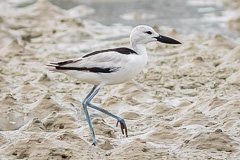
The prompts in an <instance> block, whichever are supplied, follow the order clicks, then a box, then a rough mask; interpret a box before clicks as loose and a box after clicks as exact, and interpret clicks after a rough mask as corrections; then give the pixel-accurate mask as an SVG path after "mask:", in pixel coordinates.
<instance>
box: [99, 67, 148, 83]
mask: <svg viewBox="0 0 240 160" xmlns="http://www.w3.org/2000/svg"><path fill="white" fill-rule="evenodd" d="M144 67H145V64H144V63H141V64H140V65H138V63H134V64H130V65H128V66H126V67H124V68H121V69H120V70H119V71H116V72H112V73H110V74H109V73H108V74H102V76H103V78H104V79H105V82H106V83H105V84H106V85H113V84H119V83H124V82H126V81H129V80H131V79H133V78H134V77H135V76H136V75H137V74H138V73H140V72H141V71H142V70H143V68H144Z"/></svg>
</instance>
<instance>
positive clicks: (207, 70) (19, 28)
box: [0, 1, 240, 160]
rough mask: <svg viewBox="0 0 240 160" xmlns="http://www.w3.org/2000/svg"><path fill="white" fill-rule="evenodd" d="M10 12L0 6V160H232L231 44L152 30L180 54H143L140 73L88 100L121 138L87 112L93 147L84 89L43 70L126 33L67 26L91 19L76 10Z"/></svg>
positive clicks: (234, 64)
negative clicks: (120, 121)
mask: <svg viewBox="0 0 240 160" xmlns="http://www.w3.org/2000/svg"><path fill="white" fill-rule="evenodd" d="M12 6H13V5H9V4H6V3H4V2H2V3H1V5H0V9H1V12H0V21H1V22H2V23H1V24H0V37H1V41H0V47H1V48H0V57H1V58H0V66H1V67H0V73H1V74H0V86H1V92H0V107H1V110H0V122H1V123H0V144H1V145H0V159H33V160H38V159H39V160H42V159H71V160H79V159H112V160H113V159H136V160H138V159H238V157H239V154H240V138H239V137H240V120H239V118H240V107H239V106H240V100H239V99H240V92H239V91H240V82H239V77H240V70H239V68H240V61H239V60H240V55H239V53H240V47H239V44H240V41H239V40H235V39H229V38H225V37H223V36H221V35H214V36H207V35H196V34H194V35H183V34H180V33H178V32H177V31H175V30H172V29H167V28H158V27H155V29H156V30H158V32H159V33H162V34H163V35H167V36H170V37H173V38H176V39H178V40H179V41H181V42H182V43H183V44H182V45H177V46H170V45H165V44H160V43H150V44H148V45H147V48H148V53H149V62H148V65H147V68H146V69H145V70H144V71H143V72H142V73H141V74H139V75H138V76H137V77H136V78H135V79H134V80H132V81H129V82H127V83H125V84H120V85H114V86H106V87H105V88H103V89H102V90H101V92H100V93H99V94H98V95H97V96H96V98H94V99H93V102H94V103H95V104H96V105H98V106H100V107H102V108H104V109H106V110H108V111H110V112H112V113H114V114H116V115H119V116H122V117H123V118H125V120H126V123H127V126H128V131H129V137H125V136H123V135H122V134H121V130H120V128H119V127H116V120H115V119H112V118H110V117H108V116H106V115H104V114H102V113H99V112H97V111H95V110H91V109H89V111H90V114H91V118H92V123H93V127H94V129H95V133H96V138H97V140H98V143H99V146H96V147H94V146H92V145H91V136H90V132H89V128H88V125H87V122H86V119H85V115H84V113H83V111H82V106H81V100H82V99H83V98H84V97H85V96H86V94H87V93H88V92H89V90H90V89H91V87H92V86H91V85H88V84H84V83H81V82H80V81H78V80H76V79H73V78H71V77H67V76H65V75H63V74H60V73H51V72H50V71H48V67H46V64H48V63H50V62H55V61H61V60H66V59H71V58H77V57H79V56H82V55H84V54H86V53H87V52H90V51H94V50H97V49H103V48H113V47H118V46H130V45H129V38H125V37H128V35H129V33H130V31H131V29H132V28H131V27H128V26H122V25H116V26H114V27H109V26H104V25H101V24H99V23H98V22H95V21H91V20H81V19H78V18H76V17H81V16H82V15H86V14H90V13H92V12H93V10H92V9H91V8H88V7H84V6H78V7H75V8H73V9H71V10H62V9H60V8H58V7H56V6H54V5H53V4H51V3H49V2H45V1H39V2H37V3H36V4H33V5H30V6H27V7H24V8H17V9H16V8H13V7H12ZM122 37H123V38H122Z"/></svg>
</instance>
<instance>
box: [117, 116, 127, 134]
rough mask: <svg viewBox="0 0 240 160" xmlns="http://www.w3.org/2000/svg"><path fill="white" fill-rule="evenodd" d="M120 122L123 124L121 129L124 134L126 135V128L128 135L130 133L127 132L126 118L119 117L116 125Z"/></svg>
mask: <svg viewBox="0 0 240 160" xmlns="http://www.w3.org/2000/svg"><path fill="white" fill-rule="evenodd" d="M118 123H120V125H121V130H122V134H123V135H124V130H125V134H126V137H128V134H127V125H126V123H125V121H124V119H122V118H121V119H118V121H117V124H116V127H117V126H118Z"/></svg>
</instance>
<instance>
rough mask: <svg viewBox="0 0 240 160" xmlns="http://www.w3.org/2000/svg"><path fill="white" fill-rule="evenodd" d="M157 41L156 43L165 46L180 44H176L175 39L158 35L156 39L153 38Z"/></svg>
mask: <svg viewBox="0 0 240 160" xmlns="http://www.w3.org/2000/svg"><path fill="white" fill-rule="evenodd" d="M154 38H156V39H157V41H159V42H162V43H167V44H182V43H181V42H178V41H177V40H175V39H172V38H169V37H165V36H162V35H159V36H158V37H154Z"/></svg>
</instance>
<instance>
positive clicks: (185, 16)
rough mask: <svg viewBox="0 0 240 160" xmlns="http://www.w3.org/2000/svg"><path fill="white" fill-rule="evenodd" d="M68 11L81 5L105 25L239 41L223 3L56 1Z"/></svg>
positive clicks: (54, 0) (189, 0)
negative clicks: (153, 27) (146, 27)
mask: <svg viewBox="0 0 240 160" xmlns="http://www.w3.org/2000/svg"><path fill="white" fill-rule="evenodd" d="M52 3H54V4H55V5H58V6H60V7H61V8H64V9H70V8H72V7H75V6H77V5H78V4H84V5H87V6H89V7H91V8H93V9H94V10H95V13H94V14H91V15H88V16H87V17H85V18H86V19H92V20H94V21H97V22H100V23H102V24H104V25H114V24H123V25H130V26H136V25H138V24H148V25H157V26H159V27H160V26H166V27H171V28H174V29H176V30H177V31H179V32H181V33H184V34H191V33H202V34H212V35H213V34H222V35H225V36H228V37H234V38H236V37H238V36H239V33H236V32H234V31H231V30H229V29H228V26H227V23H226V22H227V21H228V17H230V16H231V13H230V11H227V9H226V8H225V7H224V6H222V5H221V3H220V2H219V1H211V0H158V1H155V0H129V1H126V0H123V1H119V0H101V1H94V0H91V1H89V0H71V1H68V2H66V1H64V0H52Z"/></svg>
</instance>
